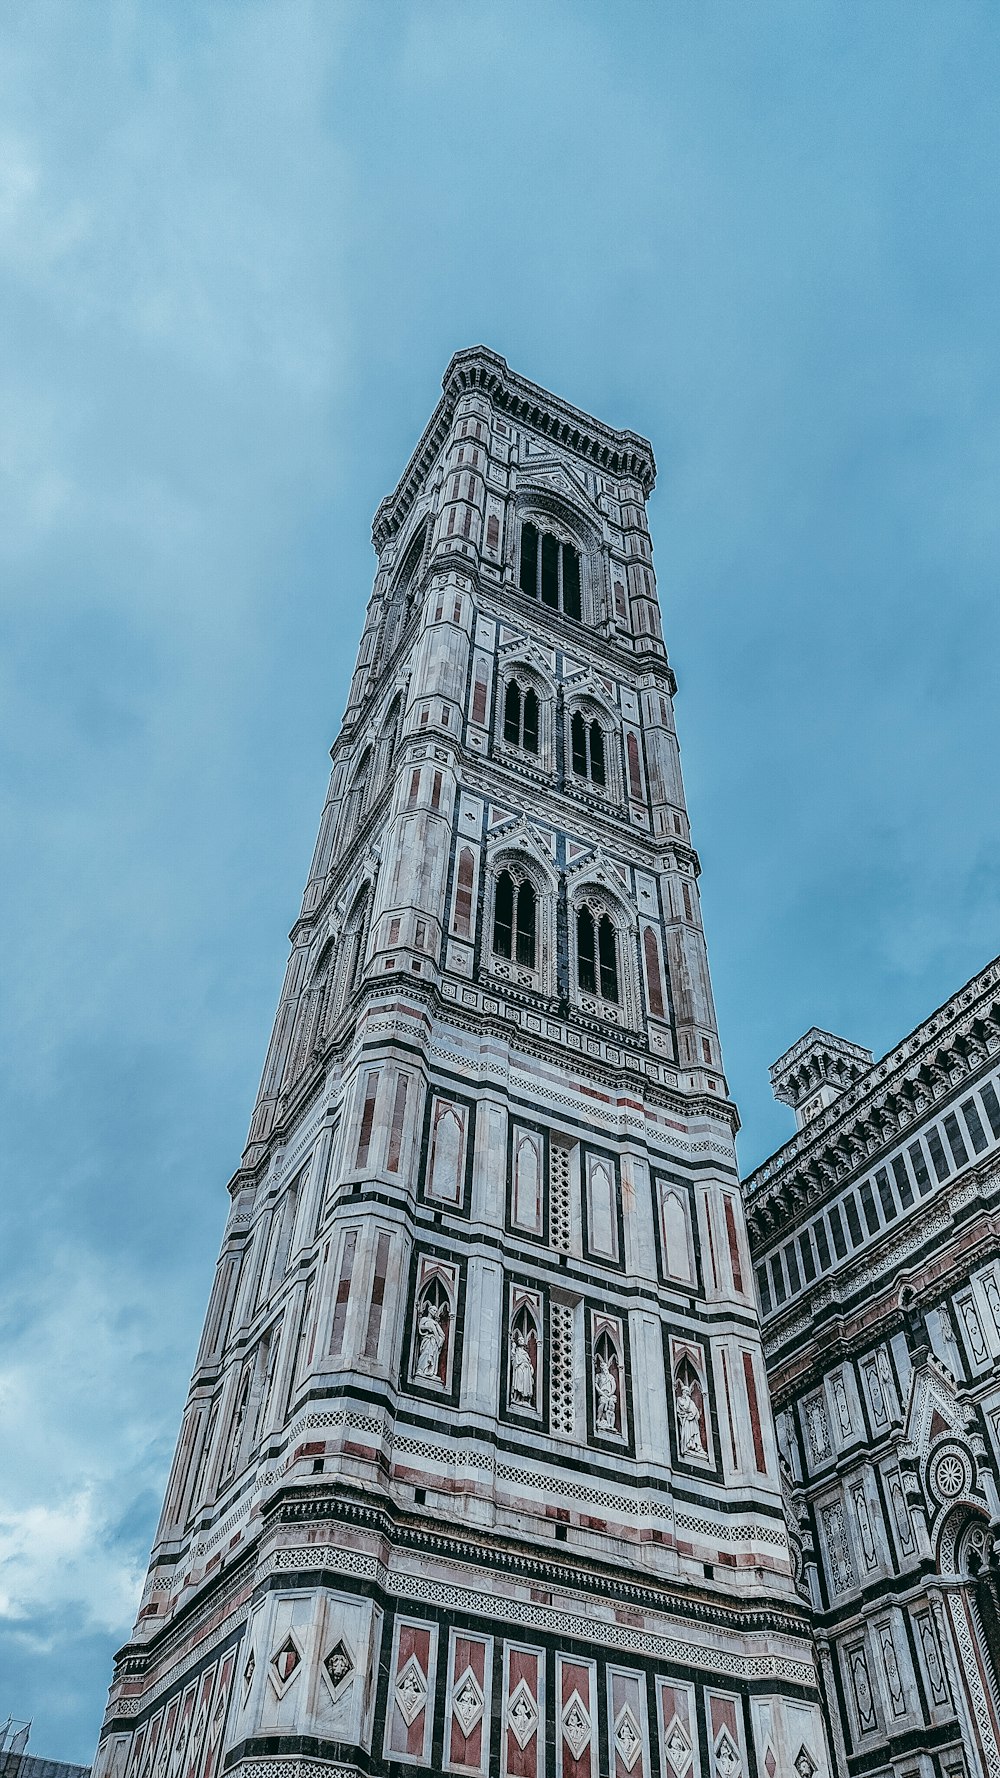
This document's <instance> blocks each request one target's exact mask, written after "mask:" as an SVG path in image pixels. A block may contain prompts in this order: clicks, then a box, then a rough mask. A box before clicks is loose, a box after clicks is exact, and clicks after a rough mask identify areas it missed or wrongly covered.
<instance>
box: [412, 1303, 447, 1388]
mask: <svg viewBox="0 0 1000 1778" xmlns="http://www.w3.org/2000/svg"><path fill="white" fill-rule="evenodd" d="M417 1338H418V1340H419V1342H420V1344H419V1347H418V1349H417V1376H418V1377H433V1378H437V1376H438V1368H439V1366H440V1363H441V1348H442V1346H443V1345H444V1308H443V1305H442V1304H441V1303H428V1302H425V1303H424V1305H423V1307H422V1308H421V1310H420V1315H419V1317H418V1319H417Z"/></svg>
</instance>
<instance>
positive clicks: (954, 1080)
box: [743, 958, 1000, 1244]
mask: <svg viewBox="0 0 1000 1778" xmlns="http://www.w3.org/2000/svg"><path fill="white" fill-rule="evenodd" d="M803 1041H805V1040H804V1039H803ZM998 1052H1000V958H994V960H993V961H992V962H991V963H988V964H987V965H986V968H985V969H983V970H981V971H980V973H979V974H978V975H975V976H973V977H972V980H971V981H969V982H967V983H966V984H965V986H964V988H960V989H959V990H958V992H957V993H956V994H953V995H952V997H951V999H950V1000H947V1001H945V1003H944V1005H943V1006H941V1007H939V1008H938V1010H937V1011H936V1012H934V1013H932V1014H931V1016H930V1018H928V1019H925V1020H924V1022H923V1024H921V1025H918V1026H917V1027H916V1030H914V1031H912V1032H911V1033H910V1034H909V1036H908V1037H905V1038H904V1039H903V1041H902V1043H899V1044H897V1045H896V1047H895V1049H892V1050H890V1051H889V1052H888V1054H887V1055H885V1056H883V1057H882V1060H881V1061H879V1062H875V1063H874V1064H873V1065H872V1067H871V1068H870V1069H869V1070H868V1071H867V1073H866V1074H865V1075H863V1077H862V1078H861V1079H860V1080H858V1081H856V1082H855V1083H854V1085H853V1086H850V1087H848V1088H847V1090H846V1091H845V1092H844V1093H843V1095H842V1096H841V1098H839V1099H838V1100H837V1101H836V1103H835V1104H834V1105H831V1106H828V1107H827V1109H826V1110H825V1111H822V1112H820V1113H819V1114H818V1115H817V1116H816V1117H815V1118H813V1119H812V1120H811V1122H810V1123H808V1124H807V1125H806V1126H805V1128H804V1129H802V1130H800V1131H798V1133H797V1134H796V1135H794V1136H793V1137H792V1138H791V1139H790V1141H788V1142H786V1143H785V1144H784V1147H782V1148H779V1149H778V1151H777V1153H776V1154H773V1155H772V1156H771V1157H770V1159H769V1160H767V1161H764V1162H763V1163H762V1165H761V1166H759V1167H757V1168H755V1169H754V1171H753V1172H752V1173H751V1174H750V1175H749V1176H748V1177H747V1179H745V1180H744V1182H743V1190H744V1194H745V1197H746V1207H747V1217H748V1220H749V1224H750V1233H751V1237H752V1239H753V1240H755V1241H756V1242H759V1243H761V1244H763V1243H764V1242H766V1241H768V1240H769V1239H770V1238H771V1237H772V1236H773V1235H774V1233H775V1231H776V1230H777V1229H779V1228H781V1227H782V1226H783V1225H784V1224H785V1223H786V1222H790V1221H792V1220H794V1219H795V1218H796V1217H797V1215H798V1213H799V1211H800V1210H801V1209H802V1208H803V1207H804V1206H805V1205H812V1204H813V1203H815V1202H818V1201H819V1200H820V1199H821V1198H824V1197H826V1196H827V1195H828V1194H831V1193H832V1192H833V1191H835V1190H836V1189H837V1187H838V1186H840V1185H841V1184H843V1183H844V1181H845V1180H847V1179H848V1178H850V1177H851V1176H852V1175H853V1174H855V1173H857V1172H858V1171H860V1170H862V1169H864V1168H867V1167H868V1166H869V1165H870V1164H871V1163H872V1162H873V1161H874V1160H875V1159H876V1158H877V1157H878V1155H879V1154H880V1153H881V1151H882V1150H883V1149H884V1148H886V1147H888V1146H890V1145H891V1144H893V1143H895V1142H898V1141H899V1139H900V1137H901V1136H902V1134H903V1133H904V1132H905V1131H906V1130H908V1129H910V1128H912V1127H913V1126H915V1125H917V1124H919V1123H920V1122H922V1121H923V1120H924V1119H925V1118H926V1116H927V1114H928V1112H930V1111H932V1110H933V1107H934V1105H935V1104H936V1103H937V1101H938V1100H940V1099H942V1098H944V1097H946V1096H947V1095H949V1094H950V1093H951V1092H952V1090H953V1088H955V1087H957V1086H960V1085H961V1083H962V1082H963V1081H964V1080H967V1079H969V1078H970V1077H971V1076H973V1075H974V1074H976V1073H977V1072H978V1071H979V1070H980V1069H981V1068H982V1066H983V1064H984V1063H985V1062H987V1061H988V1060H989V1058H990V1057H991V1056H993V1055H996V1054H997V1053H998Z"/></svg>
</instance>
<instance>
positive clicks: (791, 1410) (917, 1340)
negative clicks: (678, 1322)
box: [746, 962, 1000, 1778]
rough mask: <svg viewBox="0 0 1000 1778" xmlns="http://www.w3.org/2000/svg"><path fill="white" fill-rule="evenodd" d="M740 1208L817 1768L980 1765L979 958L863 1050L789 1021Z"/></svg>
mask: <svg viewBox="0 0 1000 1778" xmlns="http://www.w3.org/2000/svg"><path fill="white" fill-rule="evenodd" d="M771 1078H772V1082H773V1085H774V1089H775V1093H776V1094H777V1097H778V1098H779V1099H781V1100H783V1101H785V1102H786V1103H788V1104H789V1105H791V1106H792V1107H793V1108H794V1110H795V1113H796V1118H797V1122H798V1125H799V1128H798V1131H797V1133H796V1135H795V1136H794V1137H793V1138H792V1139H791V1141H790V1142H788V1143H786V1144H785V1146H784V1147H783V1148H781V1149H780V1150H779V1151H778V1153H777V1154H775V1155H774V1156H773V1157H772V1158H771V1159H770V1160H769V1161H766V1162H765V1163H764V1165H763V1166H761V1167H759V1168H758V1169H757V1170H756V1172H755V1173H753V1174H751V1176H750V1178H749V1179H748V1180H747V1182H746V1207H747V1215H748V1222H749V1229H750V1237H751V1244H752V1247H753V1251H754V1265H755V1272H756V1280H757V1288H758V1294H759V1299H760V1303H761V1310H762V1318H763V1330H764V1343H765V1352H766V1357H767V1366H768V1373H769V1380H770V1387H771V1392H772V1399H773V1405H774V1409H775V1413H776V1420H777V1430H778V1443H779V1449H780V1453H781V1462H782V1471H783V1480H784V1486H785V1492H786V1501H787V1508H788V1518H789V1524H790V1527H791V1530H792V1535H793V1544H794V1546H795V1548H794V1554H795V1566H796V1573H797V1576H798V1579H799V1585H800V1590H801V1592H802V1595H803V1597H804V1598H805V1599H807V1600H808V1602H809V1605H810V1609H811V1611H812V1613H813V1622H814V1626H815V1635H816V1646H817V1651H818V1655H819V1660H820V1665H821V1670H822V1675H823V1683H824V1692H825V1697H826V1701H827V1708H828V1714H829V1721H830V1726H831V1731H832V1740H833V1743H834V1751H835V1758H836V1765H837V1768H838V1770H839V1771H840V1772H842V1773H844V1774H845V1775H847V1774H850V1775H854V1774H858V1775H860V1774H862V1773H864V1774H866V1778H867V1775H869V1774H870V1775H872V1778H994V1775H995V1774H996V1773H998V1772H1000V1690H998V1679H1000V1594H998V1584H997V1583H998V1569H997V1556H996V1550H995V1539H996V1536H997V1532H998V1529H1000V1518H998V1505H1000V1499H998V1492H997V1465H998V1460H1000V962H994V963H991V964H989V965H988V967H987V968H986V969H984V970H983V971H982V972H981V974H979V975H978V976H976V977H974V978H973V980H972V981H971V982H968V983H967V984H966V986H965V987H964V988H962V989H961V990H960V991H959V992H958V993H957V994H955V995H954V996H953V998H952V999H951V1000H950V1001H948V1003H947V1004H946V1005H945V1006H943V1007H940V1008H939V1009H938V1010H937V1011H936V1012H935V1013H933V1014H932V1015H931V1017H930V1018H929V1019H927V1020H926V1021H925V1022H924V1023H923V1024H922V1025H920V1026H918V1028H917V1029H916V1030H915V1031H913V1032H911V1033H910V1034H909V1036H907V1037H906V1038H904V1040H903V1041H902V1042H901V1043H899V1044H898V1045H897V1046H896V1048H895V1049H894V1050H892V1051H890V1053H889V1054H888V1055H886V1056H884V1057H883V1058H882V1060H881V1061H879V1062H876V1061H875V1059H874V1057H873V1056H872V1055H871V1052H870V1051H868V1050H865V1049H862V1048H860V1047H859V1046H858V1045H857V1044H853V1043H848V1042H846V1041H845V1040H844V1039H842V1038H839V1037H835V1036H833V1035H832V1034H831V1033H830V1032H827V1031H818V1030H812V1031H810V1032H809V1033H808V1034H807V1035H806V1036H805V1037H803V1038H802V1039H801V1040H800V1041H799V1042H798V1043H797V1044H795V1045H793V1047H792V1048H791V1049H790V1050H789V1051H788V1052H787V1054H786V1055H784V1056H783V1057H782V1058H781V1060H780V1061H779V1062H777V1063H775V1065H774V1067H773V1068H772V1070H771Z"/></svg>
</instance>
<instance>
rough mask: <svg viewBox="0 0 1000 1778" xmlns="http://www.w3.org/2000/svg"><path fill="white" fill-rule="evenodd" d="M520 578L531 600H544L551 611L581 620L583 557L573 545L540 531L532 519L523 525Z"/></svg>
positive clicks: (522, 589)
mask: <svg viewBox="0 0 1000 1778" xmlns="http://www.w3.org/2000/svg"><path fill="white" fill-rule="evenodd" d="M518 579H519V582H520V586H521V591H522V593H527V594H528V597H529V598H531V599H540V600H541V602H542V604H543V605H548V606H549V607H550V609H551V610H553V611H563V612H565V614H566V616H567V617H573V618H576V619H577V620H578V621H579V618H580V613H581V604H580V558H579V556H578V555H577V552H576V550H575V549H574V548H573V546H572V544H569V543H561V542H560V540H559V538H558V537H553V536H552V535H551V533H550V532H548V531H539V529H538V527H537V525H533V524H532V523H531V522H530V520H529V521H527V522H526V523H525V524H523V525H522V526H521V558H520V567H519V572H518Z"/></svg>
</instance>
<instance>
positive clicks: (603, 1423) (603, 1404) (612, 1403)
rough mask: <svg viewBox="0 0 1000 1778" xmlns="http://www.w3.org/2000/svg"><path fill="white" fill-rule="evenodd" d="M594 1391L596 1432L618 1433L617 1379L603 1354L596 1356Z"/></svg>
mask: <svg viewBox="0 0 1000 1778" xmlns="http://www.w3.org/2000/svg"><path fill="white" fill-rule="evenodd" d="M594 1389H595V1391H596V1394H597V1430H598V1432H617V1431H618V1379H617V1377H616V1376H615V1373H614V1371H613V1370H612V1369H611V1364H610V1362H609V1360H608V1359H607V1357H606V1356H605V1354H604V1353H603V1352H598V1354H597V1369H596V1371H595V1373H594Z"/></svg>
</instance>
